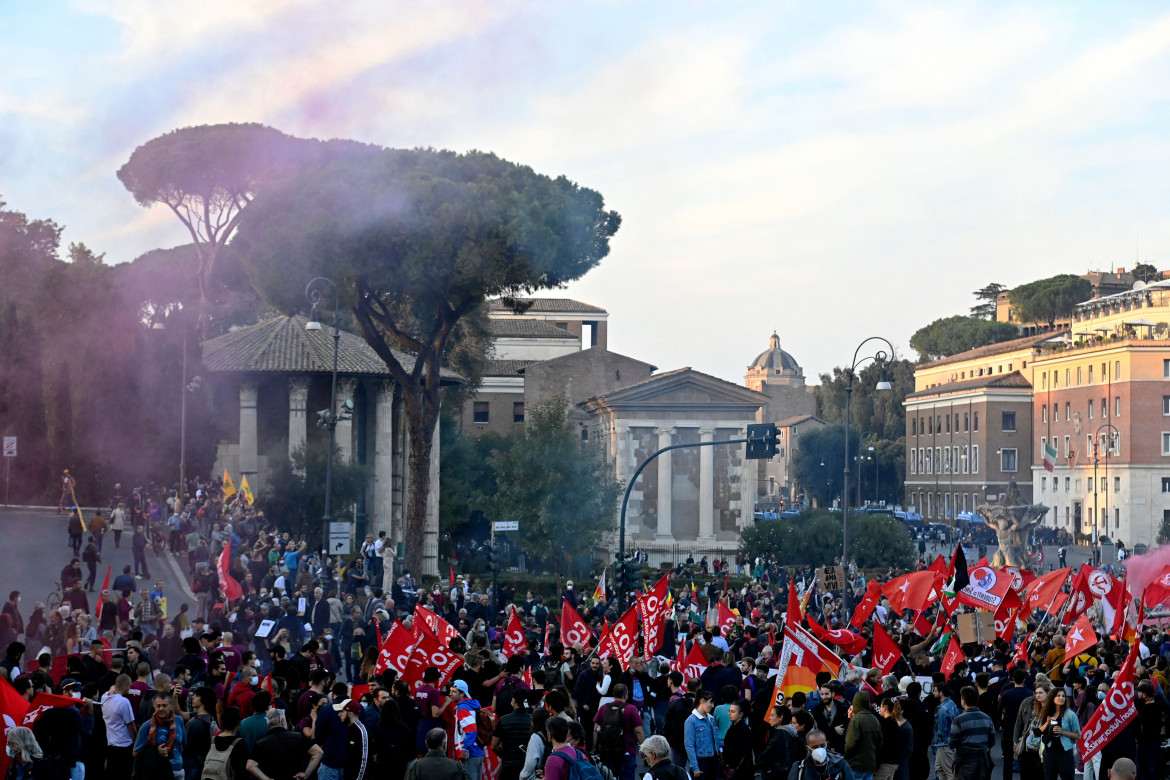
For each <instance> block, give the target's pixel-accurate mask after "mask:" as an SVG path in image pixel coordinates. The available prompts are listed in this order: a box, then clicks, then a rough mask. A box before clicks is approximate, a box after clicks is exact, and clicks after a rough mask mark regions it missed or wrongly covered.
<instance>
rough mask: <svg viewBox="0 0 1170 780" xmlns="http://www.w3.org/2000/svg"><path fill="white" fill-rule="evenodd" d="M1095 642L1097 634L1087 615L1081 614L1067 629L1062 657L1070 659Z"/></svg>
mask: <svg viewBox="0 0 1170 780" xmlns="http://www.w3.org/2000/svg"><path fill="white" fill-rule="evenodd" d="M1095 644H1097V634H1096V633H1095V632H1094V631H1093V626H1092V624H1091V623H1090V622H1089V616H1088V615H1082V616H1081V618H1080V619H1079V620H1078V621H1077V622H1076V623H1074V624H1073V626H1072V628H1070V629H1069V630H1068V636H1067V637H1065V640H1064V657H1065V659H1067V660H1069V661H1071V660H1072V659H1074V658H1076V657H1077V656H1078V655H1080V654H1081V653H1083V652H1085V651H1086V650H1088V649H1089V648H1090V647H1092V646H1093V645H1095Z"/></svg>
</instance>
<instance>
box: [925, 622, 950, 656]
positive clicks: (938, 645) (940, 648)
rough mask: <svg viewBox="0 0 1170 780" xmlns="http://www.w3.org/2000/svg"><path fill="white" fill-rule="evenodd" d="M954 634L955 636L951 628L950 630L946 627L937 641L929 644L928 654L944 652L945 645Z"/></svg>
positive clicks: (946, 645)
mask: <svg viewBox="0 0 1170 780" xmlns="http://www.w3.org/2000/svg"><path fill="white" fill-rule="evenodd" d="M954 636H955V632H954V631H953V630H951V629H950V628H948V629H947V630H946V631H945V632H944V633H943V635H942V636H940V637H939V638H938V641H937V642H935V643H934V644H933V645H931V647H930V654H931V655H938V654H939V653H942V652H945V651H946V649H947V647H948V646H949V645H950V643H951V639H952V638H953V637H954Z"/></svg>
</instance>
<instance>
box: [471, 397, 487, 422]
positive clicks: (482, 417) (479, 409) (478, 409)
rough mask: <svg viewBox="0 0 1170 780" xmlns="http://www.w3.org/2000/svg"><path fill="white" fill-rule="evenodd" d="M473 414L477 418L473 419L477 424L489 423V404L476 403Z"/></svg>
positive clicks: (485, 402) (483, 402)
mask: <svg viewBox="0 0 1170 780" xmlns="http://www.w3.org/2000/svg"><path fill="white" fill-rule="evenodd" d="M473 414H474V415H475V416H474V417H473V418H472V419H474V420H475V422H477V423H486V422H487V421H488V402H487V401H476V402H475V406H474V410H473Z"/></svg>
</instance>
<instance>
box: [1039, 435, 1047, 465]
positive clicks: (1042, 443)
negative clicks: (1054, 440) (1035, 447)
mask: <svg viewBox="0 0 1170 780" xmlns="http://www.w3.org/2000/svg"><path fill="white" fill-rule="evenodd" d="M1047 447H1048V437H1047V436H1041V437H1040V460H1044V450H1045V448H1047Z"/></svg>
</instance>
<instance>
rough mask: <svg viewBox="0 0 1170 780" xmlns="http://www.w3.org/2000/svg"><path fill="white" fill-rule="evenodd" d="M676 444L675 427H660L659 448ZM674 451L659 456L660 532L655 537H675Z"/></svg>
mask: <svg viewBox="0 0 1170 780" xmlns="http://www.w3.org/2000/svg"><path fill="white" fill-rule="evenodd" d="M672 444H674V428H673V427H670V428H659V429H658V449H662V448H663V447H669V446H670V445H672ZM673 454H674V453H673V452H664V453H662V454H661V455H659V456H658V532H657V533H656V534H655V535H654V538H655V539H670V538H673V536H674V533H673V527H672V522H673V521H672V518H671V510H672V508H673V495H674V489H673V488H674V458H672V457H671V456H672V455H673Z"/></svg>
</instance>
